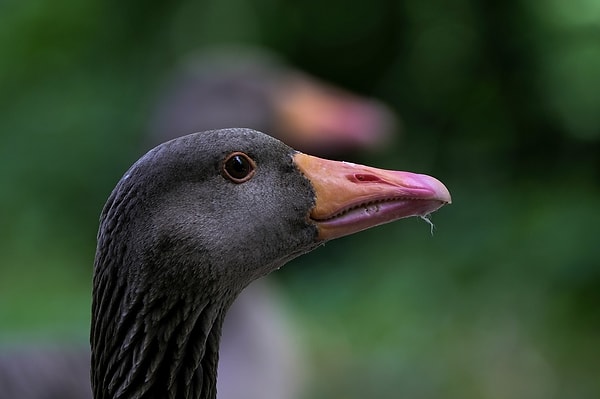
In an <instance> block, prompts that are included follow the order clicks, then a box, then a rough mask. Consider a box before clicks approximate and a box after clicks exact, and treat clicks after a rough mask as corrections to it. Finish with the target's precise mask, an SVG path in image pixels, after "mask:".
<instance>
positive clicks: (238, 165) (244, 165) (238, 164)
mask: <svg viewBox="0 0 600 399" xmlns="http://www.w3.org/2000/svg"><path fill="white" fill-rule="evenodd" d="M255 169H256V164H255V163H254V161H253V160H252V159H251V158H250V157H249V156H248V155H246V154H244V153H243V152H234V153H232V154H229V155H228V156H227V158H225V162H224V163H223V176H225V177H226V178H228V179H229V180H231V181H232V182H234V183H243V182H245V181H247V180H250V179H251V178H252V176H254V170H255Z"/></svg>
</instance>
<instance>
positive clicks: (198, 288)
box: [90, 129, 451, 399]
mask: <svg viewBox="0 0 600 399" xmlns="http://www.w3.org/2000/svg"><path fill="white" fill-rule="evenodd" d="M450 202H451V197H450V193H449V191H448V190H447V188H446V187H445V186H444V185H443V184H442V183H441V182H440V181H439V180H437V179H435V178H433V177H430V176H427V175H420V174H413V173H409V172H399V171H390V170H383V169H377V168H373V167H368V166H362V165H357V164H353V163H347V162H339V161H330V160H326V159H322V158H317V157H314V156H310V155H306V154H304V153H301V152H298V151H295V150H293V149H292V148H291V147H289V146H287V145H285V144H283V143H282V142H280V141H278V140H277V139H274V138H273V137H271V136H268V135H266V134H263V133H260V132H258V131H254V130H251V129H220V130H213V131H208V132H201V133H195V134H191V135H187V136H183V137H180V138H176V139H173V140H171V141H168V142H166V143H164V144H161V145H159V146H157V147H155V148H154V149H152V150H150V151H149V152H148V153H147V154H146V155H144V156H142V157H141V158H140V159H139V160H138V161H137V162H136V163H134V164H133V166H132V167H131V168H130V169H129V170H128V171H127V172H126V173H125V174H124V176H123V177H122V178H121V180H120V181H119V182H118V183H117V185H116V187H115V189H114V190H113V191H112V193H111V195H110V197H109V198H108V200H107V202H106V205H105V206H104V209H103V210H102V213H101V217H100V226H99V230H98V237H97V249H96V256H95V260H94V277H93V293H92V323H91V332H90V343H91V349H92V356H91V381H92V391H93V394H94V398H95V399H108V398H110V399H114V398H186V399H191V398H194V399H198V398H201V399H214V398H215V397H216V379H217V375H216V370H217V363H218V352H219V340H220V331H221V327H222V323H223V319H224V316H225V314H226V312H227V309H228V308H229V306H230V305H231V304H232V302H233V301H234V299H235V298H236V296H237V295H238V294H239V293H240V292H241V291H242V290H243V289H244V288H245V287H246V286H247V285H248V284H250V283H251V282H252V281H254V280H256V279H258V278H260V277H262V276H265V275H267V274H268V273H270V272H272V271H274V270H277V269H279V268H280V267H282V266H283V265H284V264H285V263H287V262H288V261H290V260H291V259H293V258H295V257H297V256H300V255H302V254H304V253H306V252H309V251H311V250H314V249H315V248H317V247H318V246H320V245H322V244H323V243H324V242H326V241H328V240H331V239H335V238H339V237H342V236H345V235H349V234H353V233H356V232H358V231H361V230H364V229H367V228H370V227H373V226H376V225H380V224H383V223H387V222H391V221H393V220H397V219H401V218H405V217H409V216H425V215H428V214H430V213H432V212H434V211H436V210H437V209H439V208H440V207H442V206H443V205H445V204H448V203H450Z"/></svg>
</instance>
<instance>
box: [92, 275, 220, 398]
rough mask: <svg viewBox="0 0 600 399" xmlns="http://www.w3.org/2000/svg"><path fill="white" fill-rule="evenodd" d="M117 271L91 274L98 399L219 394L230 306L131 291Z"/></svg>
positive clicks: (94, 384)
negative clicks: (224, 331) (224, 325)
mask: <svg viewBox="0 0 600 399" xmlns="http://www.w3.org/2000/svg"><path fill="white" fill-rule="evenodd" d="M111 271H112V273H111ZM117 271H118V269H117V268H103V269H101V271H100V272H98V268H97V273H96V275H95V276H94V287H95V293H94V303H93V307H92V313H93V315H92V320H93V321H92V333H91V344H92V388H93V392H94V398H95V399H109V398H110V399H116V398H202V399H214V398H215V397H216V371H217V361H218V347H219V339H220V335H221V326H222V322H223V317H224V314H225V309H224V306H225V305H224V304H223V303H221V302H213V301H210V300H205V299H204V300H203V299H200V298H201V296H199V295H197V293H196V294H195V295H189V294H188V295H186V294H185V293H184V292H180V293H178V294H177V295H175V294H174V292H173V290H171V291H169V292H168V293H167V294H160V293H158V294H157V292H156V291H157V290H153V289H140V287H137V286H136V287H135V288H131V285H127V284H126V283H123V279H122V278H117V277H122V276H118V274H120V273H118V272H117ZM110 274H113V275H110Z"/></svg>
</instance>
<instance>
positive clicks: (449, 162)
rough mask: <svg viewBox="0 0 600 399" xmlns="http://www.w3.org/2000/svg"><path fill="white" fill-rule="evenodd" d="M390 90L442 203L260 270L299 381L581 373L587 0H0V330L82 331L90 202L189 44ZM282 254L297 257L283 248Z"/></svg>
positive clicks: (594, 227)
mask: <svg viewBox="0 0 600 399" xmlns="http://www.w3.org/2000/svg"><path fill="white" fill-rule="evenodd" d="M231 43H245V44H258V45H261V46H265V47H267V48H270V49H273V50H275V51H276V52H278V53H280V54H282V55H283V56H285V57H286V58H287V59H288V60H289V61H290V62H291V63H293V64H294V65H296V66H298V67H299V68H302V69H304V70H306V71H309V72H310V73H312V74H314V75H316V76H319V77H321V78H323V79H325V80H328V81H331V82H333V83H335V84H337V85H339V86H342V87H346V88H348V89H350V90H353V91H355V92H357V93H360V94H363V95H368V96H373V97H376V98H379V99H381V100H383V101H385V102H386V103H387V104H389V105H391V106H392V107H393V108H394V110H395V111H396V112H398V113H399V115H400V116H401V118H402V125H403V133H402V135H401V136H400V137H399V138H397V139H396V140H395V141H394V143H393V144H392V145H390V146H388V147H387V148H386V150H385V151H384V152H383V153H380V154H376V155H375V154H369V155H364V156H362V157H359V158H360V159H357V161H359V162H363V163H370V164H374V165H376V166H380V167H386V168H394V169H405V170H411V171H418V172H423V173H428V174H431V175H434V176H436V177H438V178H439V179H440V180H442V181H443V182H444V183H446V185H447V186H448V187H449V188H450V191H451V192H452V194H453V199H454V204H452V205H451V206H448V207H445V208H443V209H442V210H440V211H439V212H438V213H436V214H434V215H433V218H432V220H433V222H434V223H435V224H436V230H435V234H434V235H433V237H432V236H431V235H430V232H429V226H428V225H427V224H426V223H424V222H423V221H421V220H419V219H409V220H405V221H401V222H398V223H394V224H391V225H386V226H382V227H379V228H377V229H373V230H370V231H367V232H364V233H361V234H359V235H356V236H352V237H347V238H344V239H340V240H337V241H334V242H331V243H330V244H327V245H326V246H325V247H324V248H321V249H320V250H318V251H316V252H314V253H312V254H310V255H309V258H308V261H307V259H304V260H302V265H301V267H300V265H299V261H298V260H297V261H294V262H292V264H290V265H288V266H287V267H285V268H284V269H283V270H282V271H280V272H278V273H277V274H276V275H277V278H278V279H279V280H280V281H281V283H282V284H283V286H284V290H285V291H286V293H287V296H288V301H289V304H290V306H291V308H293V309H294V311H295V314H296V317H297V319H298V324H299V325H301V326H302V328H303V334H304V335H305V337H306V340H307V342H308V345H307V346H308V348H309V353H308V357H309V358H310V359H311V361H313V362H314V364H315V369H316V370H318V372H317V374H316V377H315V380H314V381H313V382H312V384H311V389H310V392H309V395H310V396H309V397H311V398H342V397H343V398H364V397H382V398H397V397H403V398H490V399H494V398H503V399H506V398H509V399H510V398H544V399H548V398H597V397H599V396H600V239H599V237H598V236H599V234H598V226H600V210H599V207H600V185H599V182H600V1H595V0H580V1H576V2H564V1H559V0H549V1H545V2H541V1H532V0H530V1H527V0H508V1H504V2H497V3H496V4H492V3H489V2H483V1H479V2H475V1H461V0H455V1H450V2H445V3H443V4H442V3H440V2H434V1H431V0H408V1H393V0H389V1H385V0H370V1H367V2H354V3H349V2H347V1H341V0H321V1H310V0H309V1H303V2H292V1H284V0H251V1H243V0H209V1H190V0H183V1H170V2H167V1H162V2H161V1H139V0H133V1H129V2H117V1H115V0H108V1H100V0H89V1H85V2H84V1H76V0H55V1H52V2H50V1H43V0H27V1H16V0H4V1H2V2H0V226H1V227H0V344H4V345H6V344H13V343H21V342H27V341H28V340H38V341H39V340H50V339H59V340H65V341H68V340H81V341H85V339H86V336H87V328H88V323H89V306H90V289H91V272H92V262H93V255H94V249H95V234H96V229H97V220H98V215H99V213H100V210H101V207H102V205H103V203H104V201H105V199H106V198H107V196H108V194H109V193H110V190H111V189H112V187H114V185H115V183H116V181H117V180H118V178H119V177H120V176H121V174H122V173H123V171H124V170H125V169H126V168H127V167H128V166H129V165H130V164H131V163H132V162H133V161H134V160H135V159H137V158H138V156H139V155H141V154H140V145H139V143H140V142H141V141H142V138H143V137H144V134H145V131H146V129H147V123H148V118H149V113H150V112H151V109H152V106H153V104H154V101H155V95H156V92H157V90H158V88H159V85H160V83H161V82H162V80H163V79H164V77H165V76H166V74H167V73H169V72H170V70H171V68H172V67H173V65H174V64H175V63H176V62H177V61H178V60H179V59H180V57H181V56H183V55H185V54H186V53H187V52H188V51H190V50H193V49H197V48H202V47H205V46H215V45H219V44H231ZM295 265H296V266H298V267H295Z"/></svg>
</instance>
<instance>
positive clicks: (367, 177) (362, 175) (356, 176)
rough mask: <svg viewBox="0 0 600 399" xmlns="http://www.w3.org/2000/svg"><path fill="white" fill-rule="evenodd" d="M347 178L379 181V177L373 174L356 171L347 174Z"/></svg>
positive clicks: (360, 180)
mask: <svg viewBox="0 0 600 399" xmlns="http://www.w3.org/2000/svg"><path fill="white" fill-rule="evenodd" d="M348 180H350V181H359V182H377V181H381V179H380V178H379V177H377V176H375V175H371V174H365V173H356V174H354V175H352V176H349V178H348Z"/></svg>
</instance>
